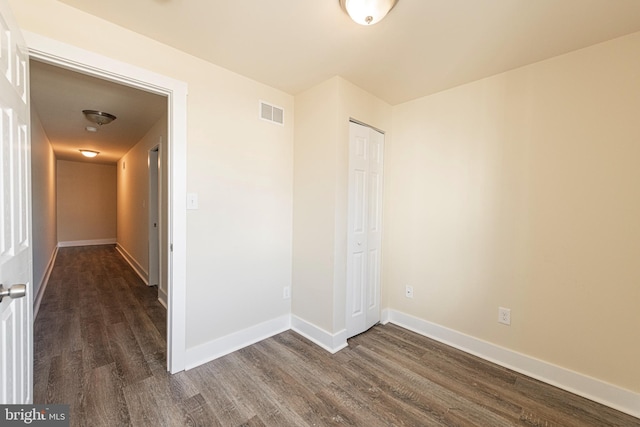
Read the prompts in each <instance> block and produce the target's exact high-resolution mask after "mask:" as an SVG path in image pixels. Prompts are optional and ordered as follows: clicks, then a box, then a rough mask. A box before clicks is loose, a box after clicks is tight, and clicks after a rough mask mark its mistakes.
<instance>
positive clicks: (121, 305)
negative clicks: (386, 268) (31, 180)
mask: <svg viewBox="0 0 640 427" xmlns="http://www.w3.org/2000/svg"><path fill="white" fill-rule="evenodd" d="M165 316H166V312H165V310H164V308H163V307H162V306H161V305H160V304H159V303H158V302H157V290H156V289H155V288H148V287H147V286H145V285H144V284H143V283H142V282H141V281H140V279H139V278H138V277H137V276H136V275H135V274H134V273H133V271H132V270H131V269H130V268H129V267H128V265H127V264H126V263H125V262H124V260H122V258H121V257H120V256H119V254H118V253H117V252H116V250H115V249H114V248H113V246H95V247H84V248H61V249H60V251H59V254H58V258H57V261H56V265H55V267H54V271H53V272H52V275H51V279H50V283H49V285H48V288H47V291H46V294H45V297H44V300H43V302H42V305H41V307H40V314H39V315H38V318H37V320H36V323H35V374H34V376H35V390H34V401H35V403H65V404H70V405H71V425H73V426H127V425H131V426H278V427H279V426H328V425H352V426H392V425H393V426H453V425H456V426H458V425H460V426H640V419H637V418H633V417H631V416H628V415H625V414H622V413H620V412H617V411H615V410H613V409H610V408H607V407H605V406H602V405H599V404H597V403H594V402H591V401H589V400H586V399H583V398H581V397H578V396H575V395H572V394H570V393H567V392H565V391H562V390H559V389H557V388H554V387H551V386H549V385H546V384H542V383H540V382H538V381H535V380H532V379H530V378H527V377H525V376H523V375H519V374H517V373H514V372H512V371H509V370H507V369H504V368H501V367H499V366H496V365H493V364H491V363H488V362H486V361H483V360H481V359H478V358H476V357H473V356H470V355H467V354H465V353H463V352H461V351H458V350H455V349H452V348H450V347H447V346H445V345H442V344H439V343H437V342H434V341H432V340H430V339H427V338H425V337H422V336H419V335H417V334H414V333H412V332H409V331H406V330H404V329H401V328H399V327H396V326H393V325H387V326H376V327H374V328H373V329H371V330H370V331H368V332H366V333H364V334H362V335H359V336H357V337H354V338H352V339H351V340H349V347H348V348H347V349H344V350H342V351H340V352H338V353H337V354H335V355H331V354H329V353H327V352H326V351H324V350H322V349H320V348H319V347H317V346H315V345H314V344H312V343H310V342H309V341H307V340H306V339H304V338H303V337H301V336H299V335H297V334H296V333H294V332H291V331H288V332H285V333H282V334H279V335H277V336H275V337H272V338H269V339H267V340H264V341H262V342H259V343H257V344H255V345H252V346H250V347H247V348H245V349H242V350H240V351H237V352H235V353H233V354H230V355H228V356H225V357H222V358H220V359H217V360H215V361H213V362H210V363H207V364H205V365H203V366H200V367H198V368H195V369H192V370H190V371H187V372H181V373H179V374H176V375H169V374H168V373H167V372H166V368H165V366H166V362H165V359H166V356H165V355H166V344H165V337H166V327H165Z"/></svg>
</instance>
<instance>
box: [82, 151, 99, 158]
mask: <svg viewBox="0 0 640 427" xmlns="http://www.w3.org/2000/svg"><path fill="white" fill-rule="evenodd" d="M80 152H81V153H82V155H83V156H85V157H95V156H97V155H98V154H100V152H99V151H93V150H80Z"/></svg>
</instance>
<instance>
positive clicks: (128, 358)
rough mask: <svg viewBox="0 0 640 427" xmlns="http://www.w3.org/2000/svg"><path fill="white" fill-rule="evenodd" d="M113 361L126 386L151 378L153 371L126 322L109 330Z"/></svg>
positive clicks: (112, 326) (117, 324) (110, 327)
mask: <svg viewBox="0 0 640 427" xmlns="http://www.w3.org/2000/svg"><path fill="white" fill-rule="evenodd" d="M107 334H108V336H109V343H110V347H111V352H112V355H113V359H114V361H115V364H116V366H117V369H118V372H119V374H120V377H121V380H122V383H123V384H125V385H128V384H133V383H135V382H137V381H142V380H144V379H146V378H149V377H150V376H151V369H149V365H148V364H147V361H146V360H145V357H144V354H143V353H142V350H141V349H140V346H139V345H138V342H137V340H136V338H135V335H134V334H133V332H132V331H131V328H130V327H129V325H128V324H127V323H125V322H121V323H116V324H114V325H110V326H109V327H108V328H107Z"/></svg>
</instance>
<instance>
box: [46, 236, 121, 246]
mask: <svg viewBox="0 0 640 427" xmlns="http://www.w3.org/2000/svg"><path fill="white" fill-rule="evenodd" d="M115 244H116V238H115V237H114V238H112V239H95V240H70V241H67V242H58V247H59V248H69V247H73V246H97V245H115Z"/></svg>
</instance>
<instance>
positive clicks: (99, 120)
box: [82, 110, 116, 126]
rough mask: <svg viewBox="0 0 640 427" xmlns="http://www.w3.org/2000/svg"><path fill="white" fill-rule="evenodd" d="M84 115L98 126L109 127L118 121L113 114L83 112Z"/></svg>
mask: <svg viewBox="0 0 640 427" xmlns="http://www.w3.org/2000/svg"><path fill="white" fill-rule="evenodd" d="M82 113H83V114H84V115H85V117H86V118H87V119H89V121H92V122H93V123H95V124H97V125H98V126H102V125H108V124H109V123H111V122H112V121H114V120H115V119H116V116H114V115H113V114H109V113H105V112H104V111H96V110H82Z"/></svg>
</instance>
